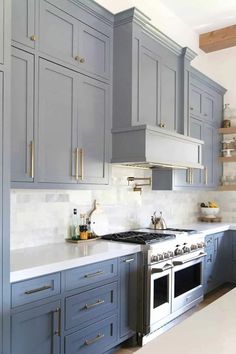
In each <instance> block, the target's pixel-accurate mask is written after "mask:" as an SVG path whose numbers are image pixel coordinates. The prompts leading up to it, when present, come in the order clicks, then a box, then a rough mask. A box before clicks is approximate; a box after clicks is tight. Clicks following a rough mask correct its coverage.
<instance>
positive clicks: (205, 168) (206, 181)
mask: <svg viewBox="0 0 236 354" xmlns="http://www.w3.org/2000/svg"><path fill="white" fill-rule="evenodd" d="M204 171H205V182H204V183H205V184H208V168H207V166H205V167H204Z"/></svg>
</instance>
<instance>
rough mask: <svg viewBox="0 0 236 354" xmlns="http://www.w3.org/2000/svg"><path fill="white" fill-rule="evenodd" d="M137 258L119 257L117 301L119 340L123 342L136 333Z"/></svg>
mask: <svg viewBox="0 0 236 354" xmlns="http://www.w3.org/2000/svg"><path fill="white" fill-rule="evenodd" d="M137 264H138V258H137V254H132V255H129V256H126V257H121V258H120V262H119V267H120V282H119V293H120V294H119V299H120V311H119V313H120V328H119V331H120V332H119V333H120V338H121V339H123V340H125V339H127V338H130V337H132V335H134V334H135V333H136V331H137V320H138V303H137V299H138V275H137V272H138V268H137Z"/></svg>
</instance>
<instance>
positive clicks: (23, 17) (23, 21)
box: [11, 0, 37, 48]
mask: <svg viewBox="0 0 236 354" xmlns="http://www.w3.org/2000/svg"><path fill="white" fill-rule="evenodd" d="M11 1H12V40H13V41H15V42H17V43H20V44H23V45H25V46H27V47H30V48H34V47H35V39H37V38H35V37H34V36H35V9H36V6H35V0H21V1H19V0H11Z"/></svg>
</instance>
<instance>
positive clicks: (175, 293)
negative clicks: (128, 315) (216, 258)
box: [144, 250, 205, 334]
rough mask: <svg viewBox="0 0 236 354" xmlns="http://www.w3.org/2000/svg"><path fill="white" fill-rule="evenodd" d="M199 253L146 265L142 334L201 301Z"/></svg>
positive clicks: (153, 329) (201, 271)
mask: <svg viewBox="0 0 236 354" xmlns="http://www.w3.org/2000/svg"><path fill="white" fill-rule="evenodd" d="M204 257H205V253H204V251H203V250H200V251H197V252H194V254H193V253H190V254H188V255H184V256H179V257H176V258H173V259H172V260H166V261H162V262H158V263H156V264H151V265H148V267H147V271H146V275H147V277H146V290H147V291H146V300H145V303H146V306H145V307H146V308H145V309H144V311H145V321H144V322H145V329H144V331H145V332H146V334H148V333H150V332H153V331H155V330H157V329H158V328H160V327H161V326H163V325H164V324H166V323H167V322H169V321H171V320H172V319H174V318H175V317H177V316H179V315H180V314H181V313H183V312H185V311H186V310H188V308H191V307H192V306H194V305H195V304H197V303H198V302H200V301H201V300H202V298H203V267H204Z"/></svg>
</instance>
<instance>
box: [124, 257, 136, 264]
mask: <svg viewBox="0 0 236 354" xmlns="http://www.w3.org/2000/svg"><path fill="white" fill-rule="evenodd" d="M133 261H134V258H129V259H124V260H123V262H124V263H131V262H133Z"/></svg>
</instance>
